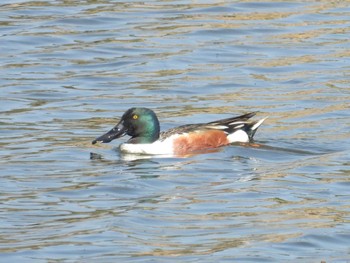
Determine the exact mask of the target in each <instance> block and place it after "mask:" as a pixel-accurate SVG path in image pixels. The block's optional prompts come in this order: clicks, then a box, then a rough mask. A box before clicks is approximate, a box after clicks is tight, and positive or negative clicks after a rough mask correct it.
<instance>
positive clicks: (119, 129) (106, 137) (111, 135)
mask: <svg viewBox="0 0 350 263" xmlns="http://www.w3.org/2000/svg"><path fill="white" fill-rule="evenodd" d="M126 132H127V130H126V128H125V127H124V125H123V124H121V123H118V124H117V125H116V126H115V127H114V128H113V129H112V130H110V131H109V132H107V133H106V134H103V135H102V136H100V137H97V138H96V139H95V140H93V141H92V144H95V143H97V142H103V143H108V142H111V141H113V140H114V139H117V138H120V137H122V136H124V135H125V134H126Z"/></svg>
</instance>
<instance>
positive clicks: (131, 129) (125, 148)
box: [92, 108, 266, 155]
mask: <svg viewBox="0 0 350 263" xmlns="http://www.w3.org/2000/svg"><path fill="white" fill-rule="evenodd" d="M255 114H256V112H251V113H247V114H244V115H241V116H238V117H232V118H227V119H222V120H218V121H213V122H209V123H199V124H188V125H183V126H179V127H175V128H172V129H170V130H167V131H165V132H160V127H159V121H158V118H157V116H156V114H155V113H154V112H153V111H152V110H150V109H147V108H131V109H129V110H127V111H126V112H125V113H124V115H123V116H122V118H121V120H120V121H119V123H118V124H117V125H116V126H115V127H114V128H113V129H111V130H110V131H109V132H107V133H106V134H104V135H102V136H100V137H98V138H96V139H95V140H93V141H92V144H95V143H96V142H104V143H108V142H111V141H112V140H114V139H116V138H119V137H122V136H124V135H129V136H131V138H130V139H129V140H128V141H127V142H126V143H122V144H121V145H120V150H121V151H122V152H126V153H134V154H171V155H172V154H175V155H184V154H188V153H191V152H192V153H193V152H196V151H201V150H204V149H210V148H216V147H220V146H224V145H228V144H230V143H233V142H250V141H251V140H252V139H253V136H254V134H255V132H256V130H257V129H258V128H259V126H260V125H261V124H262V123H263V122H264V120H265V119H266V118H264V119H261V120H259V121H253V122H251V121H248V120H249V119H250V118H251V117H253V116H254V115H255Z"/></svg>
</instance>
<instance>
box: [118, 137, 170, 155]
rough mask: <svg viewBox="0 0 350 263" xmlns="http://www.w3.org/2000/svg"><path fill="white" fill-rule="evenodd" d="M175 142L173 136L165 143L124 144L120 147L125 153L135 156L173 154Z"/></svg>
mask: <svg viewBox="0 0 350 263" xmlns="http://www.w3.org/2000/svg"><path fill="white" fill-rule="evenodd" d="M173 140H174V136H171V137H169V138H167V139H166V140H164V141H155V142H153V143H142V144H133V143H123V144H121V145H120V150H121V151H122V152H125V153H133V154H153V155H157V154H173V153H174V147H173Z"/></svg>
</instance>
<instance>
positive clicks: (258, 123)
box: [252, 116, 268, 131]
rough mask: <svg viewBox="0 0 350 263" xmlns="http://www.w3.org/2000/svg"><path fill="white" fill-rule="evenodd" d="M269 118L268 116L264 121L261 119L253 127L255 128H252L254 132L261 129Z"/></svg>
mask: <svg viewBox="0 0 350 263" xmlns="http://www.w3.org/2000/svg"><path fill="white" fill-rule="evenodd" d="M267 118H268V116H267V117H265V118H263V119H261V120H260V121H258V122H257V123H255V124H254V125H253V127H252V130H253V131H255V130H256V129H257V128H259V126H260V125H261V124H262V123H263V122H264V121H265V120H266V119H267Z"/></svg>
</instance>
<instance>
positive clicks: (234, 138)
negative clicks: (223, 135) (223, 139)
mask: <svg viewBox="0 0 350 263" xmlns="http://www.w3.org/2000/svg"><path fill="white" fill-rule="evenodd" d="M227 139H228V141H229V142H230V143H232V142H249V136H248V134H247V133H246V132H245V131H243V130H238V131H235V132H234V133H231V134H230V135H228V136H227Z"/></svg>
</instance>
